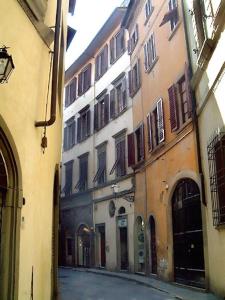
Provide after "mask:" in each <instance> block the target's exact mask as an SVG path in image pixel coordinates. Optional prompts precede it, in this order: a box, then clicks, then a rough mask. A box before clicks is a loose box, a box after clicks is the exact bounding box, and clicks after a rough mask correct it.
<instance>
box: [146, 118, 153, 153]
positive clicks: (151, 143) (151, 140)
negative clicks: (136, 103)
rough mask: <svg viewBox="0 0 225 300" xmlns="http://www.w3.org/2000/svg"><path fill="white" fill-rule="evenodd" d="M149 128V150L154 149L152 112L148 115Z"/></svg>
mask: <svg viewBox="0 0 225 300" xmlns="http://www.w3.org/2000/svg"><path fill="white" fill-rule="evenodd" d="M147 130H148V150H149V151H152V149H153V137H152V118H151V113H149V114H148V115H147Z"/></svg>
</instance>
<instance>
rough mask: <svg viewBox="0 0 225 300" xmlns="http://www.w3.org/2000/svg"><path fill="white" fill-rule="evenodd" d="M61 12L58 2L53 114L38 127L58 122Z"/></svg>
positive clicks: (53, 76)
mask: <svg viewBox="0 0 225 300" xmlns="http://www.w3.org/2000/svg"><path fill="white" fill-rule="evenodd" d="M61 11H62V0H57V9H56V22H55V38H54V54H53V71H52V93H51V112H50V119H49V120H48V121H37V122H35V126H36V127H44V126H51V125H52V124H54V123H55V120H56V103H57V88H58V70H59V47H60V45H59V43H60V29H61Z"/></svg>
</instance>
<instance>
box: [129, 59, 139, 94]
mask: <svg viewBox="0 0 225 300" xmlns="http://www.w3.org/2000/svg"><path fill="white" fill-rule="evenodd" d="M128 76H129V94H130V96H131V97H133V96H134V95H135V94H136V92H137V91H138V90H139V88H140V86H141V81H140V61H139V60H138V61H137V62H136V64H135V65H134V66H133V68H132V69H131V70H130V71H129V73H128Z"/></svg>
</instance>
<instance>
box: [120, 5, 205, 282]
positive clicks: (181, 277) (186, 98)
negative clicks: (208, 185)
mask: <svg viewBox="0 0 225 300" xmlns="http://www.w3.org/2000/svg"><path fill="white" fill-rule="evenodd" d="M123 27H125V28H127V29H128V31H129V43H128V45H129V49H128V51H129V53H130V63H131V71H130V73H129V92H130V95H131V97H132V99H133V122H134V132H133V133H132V134H131V135H130V136H129V140H130V144H129V145H128V152H129V153H133V156H132V157H131V159H130V166H131V167H132V168H133V170H134V172H135V187H136V189H135V199H134V214H135V225H134V226H135V229H134V232H135V233H136V236H135V238H134V251H135V256H134V257H135V271H136V272H144V273H146V274H157V275H158V276H159V277H160V278H162V279H164V280H170V281H176V282H179V283H183V284H187V285H194V286H198V287H205V286H206V280H205V278H206V274H205V255H206V249H207V243H206V234H205V231H204V230H203V226H202V210H203V207H204V199H203V198H202V196H201V176H200V175H199V174H200V173H199V165H198V160H197V153H198V149H197V147H196V136H195V131H196V125H195V118H194V112H195V103H194V101H193V95H192V90H191V88H190V64H189V59H188V51H187V46H186V39H185V26H184V18H183V5H182V1H175V0H168V1H154V0H147V1H144V0H143V1H130V4H129V6H128V10H127V13H126V16H125V18H124V21H123ZM140 128H143V129H144V137H143V138H140V134H139V132H140ZM141 231H144V233H145V234H144V240H142V242H143V244H144V249H145V252H144V259H143V260H142V263H140V261H139V257H140V253H139V250H140V248H141V247H143V244H141V245H140V239H139V233H140V232H141Z"/></svg>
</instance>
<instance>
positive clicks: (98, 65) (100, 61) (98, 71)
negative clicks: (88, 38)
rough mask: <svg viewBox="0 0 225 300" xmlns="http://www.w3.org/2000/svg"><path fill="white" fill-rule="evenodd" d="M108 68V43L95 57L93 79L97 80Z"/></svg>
mask: <svg viewBox="0 0 225 300" xmlns="http://www.w3.org/2000/svg"><path fill="white" fill-rule="evenodd" d="M107 69H108V45H105V47H104V49H103V50H102V51H101V52H100V54H99V55H98V56H97V57H96V59H95V80H98V79H99V78H100V77H101V76H102V75H103V74H104V73H105V72H106V71H107Z"/></svg>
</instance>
